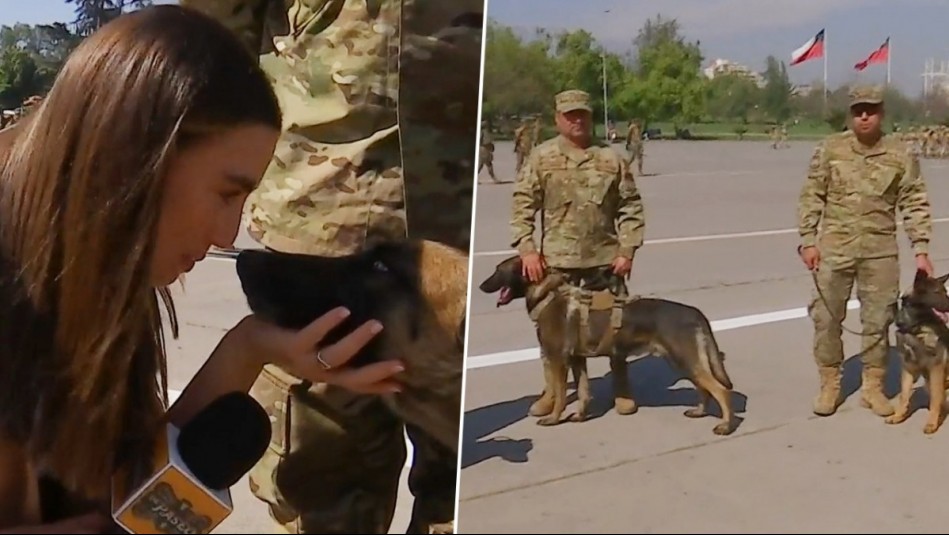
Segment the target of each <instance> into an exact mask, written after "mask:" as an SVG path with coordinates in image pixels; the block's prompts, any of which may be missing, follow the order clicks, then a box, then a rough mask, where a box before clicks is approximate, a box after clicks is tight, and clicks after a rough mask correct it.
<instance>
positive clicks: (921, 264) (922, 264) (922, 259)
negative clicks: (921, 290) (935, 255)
mask: <svg viewBox="0 0 949 535" xmlns="http://www.w3.org/2000/svg"><path fill="white" fill-rule="evenodd" d="M916 269H921V270H923V271H925V272H926V274H927V275H929V276H930V277H932V276H933V263H932V261H931V260H929V255H928V254H918V255H916Z"/></svg>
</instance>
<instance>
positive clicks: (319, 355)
mask: <svg viewBox="0 0 949 535" xmlns="http://www.w3.org/2000/svg"><path fill="white" fill-rule="evenodd" d="M316 361H317V362H319V363H320V366H323V369H324V370H326V371H329V370H331V369H332V368H333V367H332V366H330V364H329V363H328V362H326V360H324V359H323V350H322V349H321V350H319V351H317V352H316Z"/></svg>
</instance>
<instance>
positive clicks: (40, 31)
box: [0, 23, 79, 108]
mask: <svg viewBox="0 0 949 535" xmlns="http://www.w3.org/2000/svg"><path fill="white" fill-rule="evenodd" d="M78 41H79V38H78V37H77V36H75V35H74V34H72V32H70V31H69V29H68V28H67V27H66V25H65V24H62V23H54V24H41V25H36V26H31V25H29V24H15V25H13V26H2V27H0V107H3V108H14V107H17V106H19V105H20V104H21V103H22V102H23V100H24V99H25V98H27V97H29V96H31V95H36V94H39V95H42V94H44V93H46V91H48V90H49V88H50V86H52V84H53V80H54V79H55V78H56V74H57V73H58V72H59V69H60V68H61V67H62V65H63V62H64V61H65V60H66V57H68V55H69V53H70V52H72V50H73V48H74V47H75V45H76V43H77V42H78Z"/></svg>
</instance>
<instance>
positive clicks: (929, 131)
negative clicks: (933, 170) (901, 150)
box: [899, 124, 949, 158]
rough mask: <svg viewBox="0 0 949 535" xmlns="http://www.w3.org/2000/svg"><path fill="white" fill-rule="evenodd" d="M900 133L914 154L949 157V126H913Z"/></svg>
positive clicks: (925, 156)
mask: <svg viewBox="0 0 949 535" xmlns="http://www.w3.org/2000/svg"><path fill="white" fill-rule="evenodd" d="M899 134H900V136H901V137H902V139H903V141H904V142H905V143H906V144H907V145H908V146H909V148H910V150H911V151H912V152H913V154H915V155H917V156H919V157H920V158H946V157H949V126H945V125H941V124H939V125H929V126H919V127H915V126H911V127H909V128H907V129H906V131H905V132H899Z"/></svg>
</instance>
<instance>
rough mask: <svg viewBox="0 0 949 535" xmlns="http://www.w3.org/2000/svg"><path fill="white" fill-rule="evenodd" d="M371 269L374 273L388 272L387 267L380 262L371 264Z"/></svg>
mask: <svg viewBox="0 0 949 535" xmlns="http://www.w3.org/2000/svg"><path fill="white" fill-rule="evenodd" d="M372 268H373V269H375V270H376V271H382V272H386V271H389V266H387V265H385V263H383V262H382V260H376V261H375V262H373V264H372Z"/></svg>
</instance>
